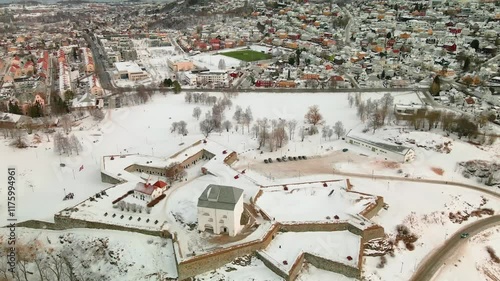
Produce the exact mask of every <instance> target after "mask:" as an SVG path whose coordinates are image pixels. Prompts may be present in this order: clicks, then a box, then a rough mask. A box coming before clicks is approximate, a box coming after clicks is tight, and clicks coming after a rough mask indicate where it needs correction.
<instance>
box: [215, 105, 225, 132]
mask: <svg viewBox="0 0 500 281" xmlns="http://www.w3.org/2000/svg"><path fill="white" fill-rule="evenodd" d="M212 120H213V122H214V125H215V129H216V130H217V131H218V132H219V131H222V121H223V120H224V106H223V105H222V104H220V103H216V104H214V105H213V106H212Z"/></svg>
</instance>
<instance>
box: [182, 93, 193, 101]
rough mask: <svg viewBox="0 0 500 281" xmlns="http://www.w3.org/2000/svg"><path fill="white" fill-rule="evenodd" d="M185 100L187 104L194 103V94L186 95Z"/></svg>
mask: <svg viewBox="0 0 500 281" xmlns="http://www.w3.org/2000/svg"><path fill="white" fill-rule="evenodd" d="M184 100H185V101H186V102H187V103H191V101H193V94H191V93H190V92H186V95H185V96H184Z"/></svg>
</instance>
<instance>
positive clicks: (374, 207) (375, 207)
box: [359, 196, 384, 219]
mask: <svg viewBox="0 0 500 281" xmlns="http://www.w3.org/2000/svg"><path fill="white" fill-rule="evenodd" d="M383 206H384V197H381V196H377V199H376V200H375V203H372V204H370V205H368V207H366V209H364V210H363V211H362V212H361V213H359V214H360V215H362V216H364V217H365V218H367V219H371V218H373V217H374V216H376V215H377V214H378V212H379V211H380V209H382V207H383Z"/></svg>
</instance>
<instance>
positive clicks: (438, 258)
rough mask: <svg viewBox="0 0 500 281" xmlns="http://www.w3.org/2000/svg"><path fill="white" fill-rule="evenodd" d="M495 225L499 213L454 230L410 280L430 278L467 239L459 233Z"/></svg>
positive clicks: (487, 191) (373, 177)
mask: <svg viewBox="0 0 500 281" xmlns="http://www.w3.org/2000/svg"><path fill="white" fill-rule="evenodd" d="M333 173H334V174H337V175H344V176H351V177H361V178H371V179H384V180H397V181H413V182H425V183H431V184H444V185H454V186H457V187H462V188H467V189H473V190H477V191H480V192H484V193H487V194H488V195H491V196H494V197H497V198H500V193H497V192H496V191H494V190H488V189H485V188H482V187H479V186H474V185H470V184H464V183H460V182H452V181H440V180H432V179H419V178H416V179H415V178H400V177H393V176H379V175H367V174H357V173H344V172H340V171H336V170H334V172H333ZM495 225H500V215H495V216H491V217H488V218H485V219H482V220H480V221H476V222H474V223H471V224H470V225H468V226H466V227H464V228H462V229H460V230H459V231H457V232H455V233H454V234H453V235H452V236H451V237H450V238H448V240H446V242H445V243H444V244H443V245H442V246H441V247H439V248H438V249H435V250H434V251H433V252H432V253H431V254H430V255H428V256H427V257H426V258H425V260H424V261H423V262H422V263H420V265H419V267H418V269H417V271H416V272H415V273H414V274H413V276H412V278H411V279H410V281H427V280H431V278H432V277H433V276H434V274H435V273H436V271H438V270H439V268H441V266H442V265H443V264H444V263H445V262H446V259H447V258H448V257H449V256H450V255H451V254H452V253H453V252H454V251H455V250H456V249H457V248H458V247H459V246H461V245H462V244H463V243H465V242H466V241H468V239H462V238H460V234H462V233H464V232H467V233H469V238H470V237H472V236H474V235H475V234H477V233H479V232H481V231H483V230H485V229H487V228H490V227H492V226H495Z"/></svg>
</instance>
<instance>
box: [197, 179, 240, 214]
mask: <svg viewBox="0 0 500 281" xmlns="http://www.w3.org/2000/svg"><path fill="white" fill-rule="evenodd" d="M242 194H243V189H240V188H236V187H232V186H225V185H215V184H210V185H208V186H207V188H205V190H204V191H203V193H202V194H201V195H200V197H199V198H198V207H203V208H211V209H220V210H234V206H235V205H236V202H238V200H239V199H240V197H241V196H242Z"/></svg>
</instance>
